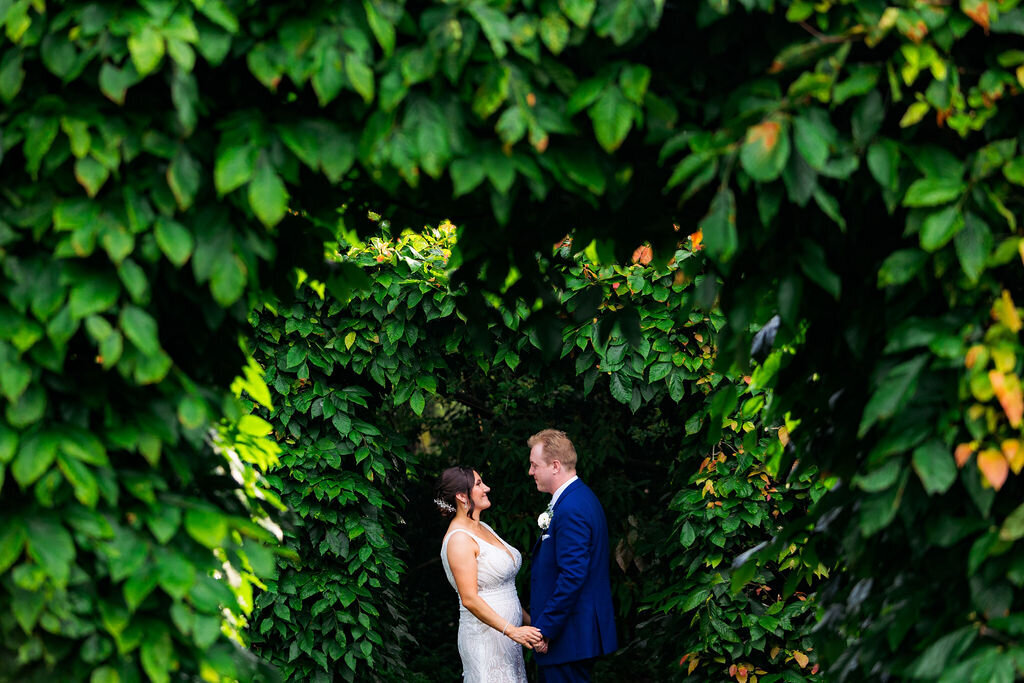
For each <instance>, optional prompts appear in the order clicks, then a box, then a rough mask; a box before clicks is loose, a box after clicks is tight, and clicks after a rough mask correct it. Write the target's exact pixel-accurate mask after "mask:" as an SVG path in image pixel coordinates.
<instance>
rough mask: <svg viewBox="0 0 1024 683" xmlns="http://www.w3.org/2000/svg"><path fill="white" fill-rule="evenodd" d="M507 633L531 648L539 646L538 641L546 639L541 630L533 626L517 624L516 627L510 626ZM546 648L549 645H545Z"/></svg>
mask: <svg viewBox="0 0 1024 683" xmlns="http://www.w3.org/2000/svg"><path fill="white" fill-rule="evenodd" d="M505 635H507V636H508V637H509V638H511V639H512V640H514V641H516V642H517V643H519V644H520V645H522V646H523V647H527V648H530V649H531V650H532V649H534V648H535V647H537V646H538V645H537V644H538V643H541V642H543V639H544V636H542V635H541V632H540V630H539V629H536V628H534V627H533V626H516V627H515V628H510V629H509V630H508V631H507V632H506V633H505ZM546 650H547V647H545V651H546Z"/></svg>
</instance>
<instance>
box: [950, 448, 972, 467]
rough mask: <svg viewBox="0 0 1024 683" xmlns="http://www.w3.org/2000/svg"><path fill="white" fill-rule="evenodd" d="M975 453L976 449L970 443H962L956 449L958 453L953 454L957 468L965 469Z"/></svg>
mask: <svg viewBox="0 0 1024 683" xmlns="http://www.w3.org/2000/svg"><path fill="white" fill-rule="evenodd" d="M973 452H974V447H973V446H972V445H971V444H969V443H962V444H959V445H958V446H957V447H956V451H954V453H953V458H955V459H956V466H957V467H963V466H964V465H966V464H967V460H968V458H970V457H971V453H973Z"/></svg>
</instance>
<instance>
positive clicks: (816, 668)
mask: <svg viewBox="0 0 1024 683" xmlns="http://www.w3.org/2000/svg"><path fill="white" fill-rule="evenodd" d="M816 673H818V665H817V664H815V665H814V666H812V667H811V675H812V676H813V675H814V674H816Z"/></svg>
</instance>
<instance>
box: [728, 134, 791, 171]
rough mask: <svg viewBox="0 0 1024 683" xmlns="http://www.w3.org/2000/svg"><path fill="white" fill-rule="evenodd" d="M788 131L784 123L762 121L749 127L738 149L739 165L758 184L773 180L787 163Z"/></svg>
mask: <svg viewBox="0 0 1024 683" xmlns="http://www.w3.org/2000/svg"><path fill="white" fill-rule="evenodd" d="M789 151H790V147H789V129H788V127H787V125H786V124H785V122H779V121H764V122H762V123H759V124H757V125H756V126H751V127H750V128H749V129H748V130H747V137H746V140H745V141H744V143H743V147H742V148H741V149H740V164H741V165H742V166H743V170H745V171H746V172H747V173H748V174H750V177H751V178H753V179H754V180H757V181H759V182H768V181H771V180H775V179H776V178H778V177H779V176H780V175H782V171H783V169H785V168H786V162H787V161H789Z"/></svg>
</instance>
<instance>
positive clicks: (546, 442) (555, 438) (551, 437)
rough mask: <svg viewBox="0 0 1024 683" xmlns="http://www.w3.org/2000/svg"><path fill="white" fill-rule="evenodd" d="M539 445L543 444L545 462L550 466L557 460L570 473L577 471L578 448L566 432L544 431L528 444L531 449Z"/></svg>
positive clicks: (532, 438) (533, 437) (558, 430)
mask: <svg viewBox="0 0 1024 683" xmlns="http://www.w3.org/2000/svg"><path fill="white" fill-rule="evenodd" d="M537 444H543V447H544V450H543V455H544V462H546V463H548V464H549V465H550V464H551V461H552V460H557V461H558V462H560V463H562V467H564V468H565V469H567V470H569V471H573V470H575V469H576V447H575V446H573V445H572V441H570V440H569V437H568V436H566V435H565V432H563V431H561V430H560V429H542V430H541V431H539V432H537V433H536V434H534V435H533V436H531V437H530V438H529V440H528V441H527V442H526V445H527V446H529V447H530V448H531V449H532V448H533V447H534V446H536V445H537Z"/></svg>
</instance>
